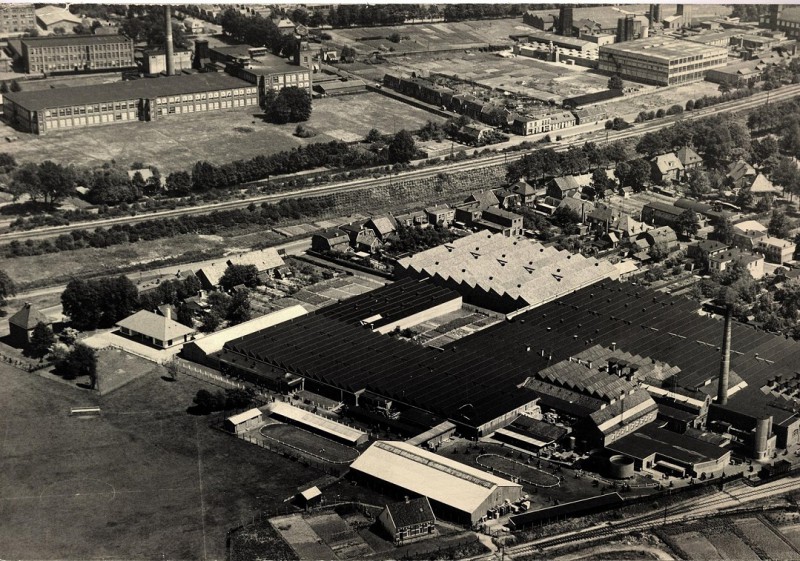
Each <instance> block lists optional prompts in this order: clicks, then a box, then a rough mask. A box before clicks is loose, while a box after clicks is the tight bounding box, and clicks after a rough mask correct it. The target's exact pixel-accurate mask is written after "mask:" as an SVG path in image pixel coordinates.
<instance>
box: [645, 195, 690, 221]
mask: <svg viewBox="0 0 800 561" xmlns="http://www.w3.org/2000/svg"><path fill="white" fill-rule="evenodd" d="M684 211H685V209H683V208H679V207H676V206H675V205H671V204H669V203H662V202H661V201H650V202H649V203H647V204H646V205H644V206H643V207H642V221H643V222H647V223H648V224H653V225H655V226H673V225H674V224H675V223H676V222H677V221H678V218H679V217H680V215H681V214H683V213H684Z"/></svg>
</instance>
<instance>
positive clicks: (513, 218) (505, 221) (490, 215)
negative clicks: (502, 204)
mask: <svg viewBox="0 0 800 561" xmlns="http://www.w3.org/2000/svg"><path fill="white" fill-rule="evenodd" d="M478 224H479V225H481V226H484V227H485V228H486V229H487V230H489V231H492V232H499V233H502V234H503V235H504V236H506V237H515V236H519V235H521V234H522V216H520V215H519V214H516V213H514V212H509V211H507V210H503V209H501V208H498V207H491V208H487V209H485V210H484V211H483V212H482V213H481V219H480V220H479V221H478Z"/></svg>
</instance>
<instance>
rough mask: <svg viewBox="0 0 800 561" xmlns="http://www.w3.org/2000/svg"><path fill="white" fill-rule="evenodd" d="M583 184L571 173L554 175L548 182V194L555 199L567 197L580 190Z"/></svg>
mask: <svg viewBox="0 0 800 561" xmlns="http://www.w3.org/2000/svg"><path fill="white" fill-rule="evenodd" d="M580 189H581V186H580V185H579V184H578V181H577V180H576V179H575V178H574V177H573V176H571V175H565V176H563V177H554V178H553V179H551V180H550V181H549V182H548V184H547V196H548V197H553V198H554V199H566V198H567V197H571V196H573V195H574V194H575V193H577V192H578V191H580Z"/></svg>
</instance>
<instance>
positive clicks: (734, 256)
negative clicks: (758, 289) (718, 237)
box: [708, 249, 764, 280]
mask: <svg viewBox="0 0 800 561" xmlns="http://www.w3.org/2000/svg"><path fill="white" fill-rule="evenodd" d="M734 263H737V264H739V265H741V266H742V268H744V269H745V270H746V271H747V272H748V273H750V276H751V277H753V278H754V279H755V280H760V279H762V278H764V256H763V255H760V254H758V253H750V252H746V251H741V250H739V249H731V250H728V251H722V252H715V253H713V254H710V255H709V256H708V268H709V270H710V271H714V272H717V273H721V272H723V271H725V270H727V269H728V268H729V267H730V266H731V265H733V264H734Z"/></svg>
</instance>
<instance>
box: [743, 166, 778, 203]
mask: <svg viewBox="0 0 800 561" xmlns="http://www.w3.org/2000/svg"><path fill="white" fill-rule="evenodd" d="M743 189H744V190H746V191H748V192H749V193H750V195H752V197H753V203H758V201H760V200H761V199H764V198H767V197H774V196H776V195H777V194H778V193H780V189H778V188H777V187H775V186H774V185H773V184H772V181H770V180H769V179H767V178H766V176H765V175H764V174H763V173H759V174H758V175H756V176H755V177H753V178H752V180H751V181H749V182H748V183H747V184H746V186H745V187H743Z"/></svg>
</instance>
